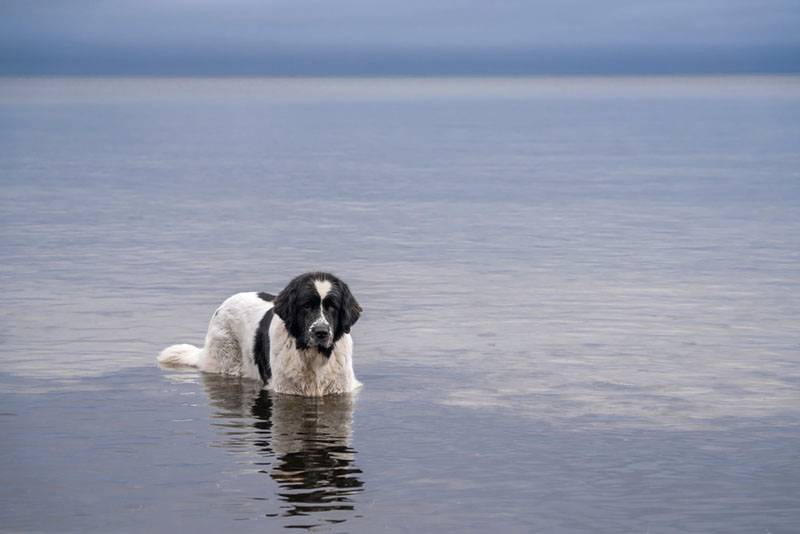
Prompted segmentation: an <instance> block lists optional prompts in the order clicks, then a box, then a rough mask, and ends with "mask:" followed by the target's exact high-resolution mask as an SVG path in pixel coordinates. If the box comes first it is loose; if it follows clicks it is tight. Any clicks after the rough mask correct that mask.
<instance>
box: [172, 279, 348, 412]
mask: <svg viewBox="0 0 800 534" xmlns="http://www.w3.org/2000/svg"><path fill="white" fill-rule="evenodd" d="M362 311H363V310H362V309H361V306H360V305H359V304H358V302H357V301H356V299H355V297H354V296H353V294H352V293H351V292H350V288H349V287H347V284H345V283H344V282H342V281H341V280H340V279H339V278H337V277H336V276H334V275H332V274H330V273H324V272H310V273H305V274H301V275H300V276H298V277H296V278H295V279H293V280H292V281H291V282H289V285H287V286H286V288H285V289H284V290H283V291H281V292H280V293H279V294H278V295H277V296H274V295H271V294H269V293H256V292H251V293H237V294H236V295H233V296H232V297H230V298H228V299H227V300H226V301H225V302H223V303H222V305H221V306H220V307H219V308H217V310H216V311H215V312H214V315H213V316H212V317H211V321H210V323H209V325H208V332H207V333H206V339H205V344H204V345H203V347H202V348H197V347H195V346H193V345H186V344H182V345H172V346H171V347H167V348H166V349H164V350H163V351H162V352H161V354H159V355H158V362H159V363H161V364H164V365H187V366H192V367H197V368H199V369H200V370H201V371H205V372H207V373H220V374H226V375H234V376H241V377H244V378H252V379H256V380H261V381H262V382H263V383H264V386H265V387H267V388H268V389H272V390H273V391H275V392H277V393H288V394H292V395H303V396H308V397H321V396H323V395H330V394H338V393H349V392H351V391H353V390H355V389H357V388H359V387H360V386H361V383H360V382H359V381H358V380H356V377H355V374H354V372H353V340H352V338H351V336H350V329H351V328H352V326H353V325H354V324H355V323H356V321H358V318H359V317H360V315H361V312H362Z"/></svg>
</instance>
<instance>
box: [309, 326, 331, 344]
mask: <svg viewBox="0 0 800 534" xmlns="http://www.w3.org/2000/svg"><path fill="white" fill-rule="evenodd" d="M311 333H312V334H314V337H315V338H317V339H318V340H319V341H324V340H325V339H327V338H328V336H330V335H331V334H330V332H328V327H327V326H324V325H318V326H315V327H314V328H312V329H311Z"/></svg>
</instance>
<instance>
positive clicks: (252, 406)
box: [203, 374, 364, 516]
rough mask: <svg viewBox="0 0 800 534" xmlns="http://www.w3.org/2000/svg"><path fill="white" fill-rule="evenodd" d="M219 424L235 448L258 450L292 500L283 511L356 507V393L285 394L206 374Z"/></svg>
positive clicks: (358, 483) (360, 484) (359, 486)
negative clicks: (304, 395)
mask: <svg viewBox="0 0 800 534" xmlns="http://www.w3.org/2000/svg"><path fill="white" fill-rule="evenodd" d="M203 382H204V384H205V388H206V392H207V393H208V398H209V400H210V403H211V405H212V406H213V407H214V408H215V413H214V415H213V417H214V418H216V419H221V421H219V423H217V424H216V425H215V426H219V427H223V428H225V429H226V431H225V433H224V435H225V438H224V443H223V444H224V446H225V447H226V448H228V449H230V450H231V451H233V452H239V451H243V450H244V451H246V450H248V449H252V448H253V447H255V448H256V450H258V451H259V452H260V453H261V458H260V459H259V461H258V462H257V464H258V465H260V466H263V467H264V469H263V470H262V471H261V472H263V473H267V474H269V475H270V476H271V477H272V478H273V479H274V480H275V481H276V482H277V483H278V486H279V488H280V490H279V494H278V495H279V497H280V499H281V500H282V501H284V502H286V503H288V505H289V506H288V508H287V509H286V511H285V512H284V515H288V516H293V515H306V514H309V513H314V512H320V511H331V510H353V505H352V502H351V500H350V496H351V495H353V494H355V493H358V492H360V491H362V488H363V485H364V483H363V482H362V481H361V480H360V479H359V475H360V474H361V471H360V470H359V469H358V468H357V467H356V466H355V464H354V459H355V455H356V451H355V450H354V449H353V448H352V447H351V445H350V441H351V436H352V425H353V407H354V402H355V398H354V396H353V395H352V394H343V395H331V396H327V397H317V398H311V397H300V396H295V395H282V394H275V393H271V392H269V391H266V390H262V389H261V384H260V383H259V382H256V381H251V380H242V379H239V378H233V377H226V376H221V375H211V374H203Z"/></svg>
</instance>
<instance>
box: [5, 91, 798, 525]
mask: <svg viewBox="0 0 800 534" xmlns="http://www.w3.org/2000/svg"><path fill="white" fill-rule="evenodd" d="M799 104H800V79H798V78H791V77H784V78H719V79H717V78H687V79H679V78H654V79H636V78H608V79H603V78H588V79H580V78H574V79H570V78H554V79H480V80H470V79H462V80H458V79H440V80H435V79H434V80H414V79H395V80H392V79H387V80H370V79H350V80H342V79H320V80H313V79H286V80H281V79H247V80H233V79H216V80H214V79H195V80H170V79H159V80H153V79H127V80H125V79H28V80H23V79H2V80H0V180H1V183H2V196H1V198H0V220H1V222H2V234H0V251H1V252H2V259H3V260H2V265H0V280H2V288H1V289H2V291H0V327H1V332H0V425H2V426H1V428H2V432H1V433H0V434H1V437H0V477H1V479H2V480H3V483H2V484H0V529H2V530H4V531H59V532H61V531H74V532H78V531H79V532H87V531H93V532H109V531H114V532H118V531H127V532H132V531H174V530H175V529H177V528H180V529H187V530H191V531H201V532H217V531H222V530H223V529H224V530H228V529H236V531H280V530H283V528H284V527H291V528H295V527H297V528H305V529H311V530H313V531H323V532H375V531H392V532H402V531H408V532H431V531H453V532H467V531H470V532H495V531H499V532H609V533H611V532H642V533H644V532H651V533H672V532H676V533H677V532H726V533H727V532H771V533H779V532H787V533H788V532H797V531H799V530H800V446H799V444H800V339H798V331H800V328H798V327H800V324H798V318H799V317H800V313H799V312H800V292H799V291H798V290H799V289H800V261H798V260H800V149H798V147H799V146H800V143H798V141H800V105H799ZM312 269H324V270H331V271H333V272H335V273H337V274H339V275H340V276H342V277H343V278H344V279H345V280H346V281H347V282H348V283H349V285H350V287H351V288H352V289H353V291H354V293H355V294H356V296H357V298H358V299H359V300H360V302H361V304H362V306H363V307H364V310H365V312H364V314H363V316H362V318H361V320H360V321H359V323H358V324H357V325H356V326H355V327H354V329H353V335H354V339H355V345H356V349H355V368H356V374H357V376H358V377H359V379H360V380H361V381H362V382H364V388H363V389H362V390H361V391H360V392H359V393H358V394H356V395H354V396H343V397H332V398H326V399H317V400H314V399H302V398H295V397H287V396H281V395H273V394H270V393H269V392H267V391H260V389H259V387H258V384H253V383H249V382H247V381H244V382H242V381H240V380H237V379H232V378H224V377H217V376H208V375H203V374H201V373H198V372H195V371H192V370H170V369H159V368H158V367H157V366H156V364H155V356H156V354H157V353H158V351H159V350H161V349H162V348H164V347H165V346H167V345H169V344H172V343H176V342H190V343H197V344H199V343H201V342H202V338H203V335H204V333H205V328H206V324H207V321H208V319H209V317H210V314H211V313H212V312H213V310H214V309H215V307H216V306H217V305H218V304H219V303H220V302H221V301H222V300H223V299H225V298H226V297H227V296H229V295H230V294H232V293H235V292H238V291H249V290H263V291H271V292H275V291H278V290H280V289H281V287H282V286H283V285H284V284H285V283H286V282H287V281H288V280H289V279H290V278H291V277H292V276H294V275H295V274H298V273H300V272H303V271H307V270H312Z"/></svg>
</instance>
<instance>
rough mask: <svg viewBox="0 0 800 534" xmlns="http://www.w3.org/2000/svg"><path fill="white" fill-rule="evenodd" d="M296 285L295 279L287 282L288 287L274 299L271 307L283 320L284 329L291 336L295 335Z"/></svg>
mask: <svg viewBox="0 0 800 534" xmlns="http://www.w3.org/2000/svg"><path fill="white" fill-rule="evenodd" d="M298 285H299V284H298V282H297V279H295V280H292V281H291V282H289V285H288V286H286V287H285V288H284V290H283V291H281V292H280V293H278V296H277V297H275V305H274V307H273V310H275V313H276V314H277V315H278V317H280V318H281V319H283V322H284V324H285V325H286V329H287V330H288V331H289V332H290V333H291V334H292V335H294V334H295V330H296V325H295V322H296V321H297V293H298Z"/></svg>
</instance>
